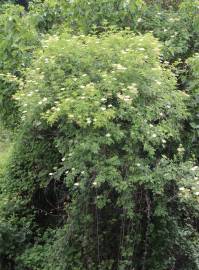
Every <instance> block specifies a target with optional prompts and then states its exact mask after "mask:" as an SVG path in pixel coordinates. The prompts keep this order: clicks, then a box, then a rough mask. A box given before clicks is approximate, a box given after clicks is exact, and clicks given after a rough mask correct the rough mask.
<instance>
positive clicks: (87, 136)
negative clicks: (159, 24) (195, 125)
mask: <svg viewBox="0 0 199 270" xmlns="http://www.w3.org/2000/svg"><path fill="white" fill-rule="evenodd" d="M159 57H160V45H159V43H158V42H157V40H156V39H154V38H153V37H152V35H151V34H147V35H144V36H135V35H133V34H132V33H130V32H128V31H123V32H120V33H112V32H108V33H105V34H103V35H101V36H100V38H98V37H96V36H88V37H85V36H83V35H80V36H73V37H71V36H69V35H68V34H63V35H62V36H61V37H59V36H55V35H54V36H51V37H49V38H48V39H47V40H45V42H43V49H42V50H41V51H40V52H38V53H37V57H35V60H34V62H33V65H32V67H31V69H29V70H27V74H26V77H27V78H28V79H27V81H26V84H25V85H24V87H22V88H21V90H20V91H19V92H18V93H17V94H16V95H15V99H17V100H18V101H19V104H20V108H21V111H22V114H23V117H22V122H23V123H24V124H23V125H22V128H23V129H25V133H23V134H22V137H21V140H20V141H19V142H18V147H19V149H23V151H22V152H21V151H20V152H21V154H20V152H19V150H18V152H17V153H18V154H17V155H16V159H15V161H14V162H11V164H10V169H9V171H8V173H9V177H8V178H9V179H10V182H8V183H9V186H13V188H15V189H16V190H17V192H18V194H21V193H22V194H23V192H25V198H26V199H27V200H29V201H30V202H31V204H32V206H33V208H34V203H33V202H32V198H33V197H32V196H33V190H34V189H35V185H37V186H40V187H44V188H46V189H48V188H49V183H50V182H51V181H52V179H53V180H55V181H56V182H57V183H62V184H64V185H65V186H66V190H67V195H68V196H69V200H66V201H65V203H64V205H65V207H64V205H62V207H64V208H63V209H64V211H63V212H62V214H61V215H60V213H59V215H58V216H59V218H57V220H59V219H60V216H61V217H62V218H61V219H62V221H63V223H61V224H62V225H64V227H63V228H60V229H59V230H58V229H56V228H57V226H58V227H59V226H60V225H59V224H57V223H56V225H55V224H54V223H53V221H52V218H49V217H48V218H46V220H45V228H48V227H49V226H52V224H54V225H53V226H56V227H55V229H56V230H57V237H56V239H57V240H56V241H54V244H53V245H52V244H51V245H50V247H49V246H48V244H46V245H47V246H46V247H45V244H44V245H43V248H44V249H45V250H47V251H44V258H43V259H42V257H39V258H38V259H39V264H40V265H43V264H42V260H45V255H46V254H48V255H47V256H48V258H49V259H48V260H47V259H46V264H45V269H50V270H52V269H58V270H62V269H63V270H64V269H66V268H67V269H68V270H70V269H71V270H74V269H81V270H84V269H92V270H94V269H104V270H105V269H119V270H121V269H132V268H134V269H136V270H137V269H153V270H166V269H170V268H172V267H174V266H175V267H177V268H178V269H183V270H188V269H189V270H190V269H193V270H196V269H198V268H197V267H198V266H197V239H198V235H197V226H195V224H194V223H192V222H191V221H190V218H191V215H192V213H193V212H194V211H195V213H197V211H198V210H197V199H198V195H197V194H198V192H196V190H195V189H192V186H194V187H195V186H197V179H198V168H197V166H194V160H193V161H190V162H184V160H183V159H184V151H185V149H184V148H183V146H181V145H180V143H181V132H182V128H183V127H184V121H185V120H186V119H187V118H188V112H187V109H186V106H185V103H186V102H188V100H189V96H188V95H187V94H186V93H184V92H182V91H178V90H177V89H176V78H175V76H174V75H173V74H172V73H171V71H170V70H169V69H168V68H167V67H166V66H164V65H161V64H160V62H159ZM24 107H25V108H26V109H25V110H24ZM35 135H36V140H35ZM37 139H38V140H39V144H38V142H37ZM184 147H185V146H184ZM33 149H34V151H33ZM41 149H43V150H41ZM32 151H33V152H32ZM45 152H46V154H45ZM22 153H23V155H22ZM44 155H45V156H44ZM27 157H28V159H27ZM38 157H39V158H38ZM53 159H54V161H53ZM27 160H28V162H27ZM22 164H23V165H22ZM31 174H32V175H33V176H31ZM48 174H49V175H50V177H48ZM22 175H23V176H22ZM19 179H22V180H21V181H19ZM31 179H32V180H31ZM12 183H13V184H12ZM187 194H188V195H187ZM190 194H191V196H189V195H190ZM60 198H62V199H63V197H60ZM191 204H193V206H192V207H191ZM195 205H196V208H194V206H195ZM188 206H189V207H190V208H189V212H188V211H187V209H188ZM191 209H192V210H191ZM51 211H55V209H51ZM195 216H197V214H195ZM185 217H186V218H185ZM36 222H37V223H38V220H36ZM39 222H41V220H40V221H39ZM39 225H40V226H41V223H40V224H39ZM42 226H43V225H42ZM37 248H38V249H37ZM38 250H40V245H38V247H37V246H36V247H35V248H33V253H37V252H39V251H38ZM168 250H169V252H168ZM25 254H27V256H25V257H24V256H23V255H22V257H21V258H25V260H24V267H25V266H29V267H30V265H31V262H32V264H34V260H32V254H31V252H30V253H29V255H28V252H26V253H25ZM49 254H50V255H49ZM29 256H30V257H29ZM35 260H37V259H36V258H35ZM37 263H38V262H36V264H37ZM21 268H22V267H21ZM32 269H41V268H37V267H36V268H34V265H33V266H32Z"/></svg>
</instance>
